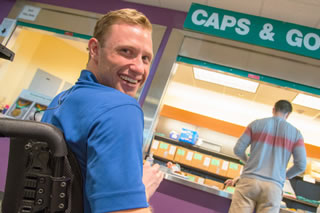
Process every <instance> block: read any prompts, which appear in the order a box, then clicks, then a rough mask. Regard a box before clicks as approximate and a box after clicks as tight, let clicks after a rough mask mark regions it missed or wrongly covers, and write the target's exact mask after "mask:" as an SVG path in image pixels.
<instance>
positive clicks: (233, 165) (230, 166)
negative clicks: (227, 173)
mask: <svg viewBox="0 0 320 213" xmlns="http://www.w3.org/2000/svg"><path fill="white" fill-rule="evenodd" d="M229 169H234V170H238V164H237V163H232V162H230V164H229Z"/></svg>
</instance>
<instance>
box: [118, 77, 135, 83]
mask: <svg viewBox="0 0 320 213" xmlns="http://www.w3.org/2000/svg"><path fill="white" fill-rule="evenodd" d="M120 78H121V79H123V80H125V81H129V82H130V83H133V84H136V83H138V80H134V79H132V78H129V77H128V76H123V75H121V76H120Z"/></svg>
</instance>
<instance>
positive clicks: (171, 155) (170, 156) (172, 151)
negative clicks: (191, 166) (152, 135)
mask: <svg viewBox="0 0 320 213" xmlns="http://www.w3.org/2000/svg"><path fill="white" fill-rule="evenodd" d="M176 151H177V146H175V145H172V144H169V151H168V155H167V157H166V158H167V159H168V160H171V161H173V159H174V156H175V154H176Z"/></svg>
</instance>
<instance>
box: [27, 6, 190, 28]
mask: <svg viewBox="0 0 320 213" xmlns="http://www.w3.org/2000/svg"><path fill="white" fill-rule="evenodd" d="M30 1H33V2H39V3H45V4H50V5H55V6H61V7H66V8H72V9H78V10H84V11H89V12H95V13H101V14H104V13H107V12H108V11H110V10H116V9H120V8H127V7H130V8H135V9H137V10H139V11H141V12H143V13H144V14H145V15H146V16H147V17H148V18H149V19H150V21H151V22H152V23H153V24H159V25H165V26H168V27H175V28H179V29H182V26H183V22H184V20H185V18H186V15H187V13H185V12H179V11H176V10H169V9H164V8H159V7H153V6H147V5H141V4H135V3H130V2H124V1H121V0H108V1H105V0H90V1H88V0H68V1H56V0H30Z"/></svg>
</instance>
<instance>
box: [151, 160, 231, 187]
mask: <svg viewBox="0 0 320 213" xmlns="http://www.w3.org/2000/svg"><path fill="white" fill-rule="evenodd" d="M153 157H154V159H156V160H160V161H162V162H169V161H171V160H168V159H165V158H162V157H159V156H156V155H154V156H153ZM171 162H173V163H177V164H179V165H180V166H181V167H182V168H181V171H183V172H188V173H191V174H194V175H198V176H201V177H205V178H207V177H210V179H214V180H220V181H219V182H224V181H225V180H227V179H229V177H226V176H221V175H218V174H214V173H211V172H208V171H205V170H202V169H199V168H195V167H192V166H189V165H186V164H182V163H180V162H175V161H171Z"/></svg>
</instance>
